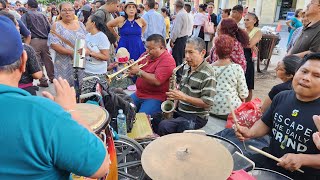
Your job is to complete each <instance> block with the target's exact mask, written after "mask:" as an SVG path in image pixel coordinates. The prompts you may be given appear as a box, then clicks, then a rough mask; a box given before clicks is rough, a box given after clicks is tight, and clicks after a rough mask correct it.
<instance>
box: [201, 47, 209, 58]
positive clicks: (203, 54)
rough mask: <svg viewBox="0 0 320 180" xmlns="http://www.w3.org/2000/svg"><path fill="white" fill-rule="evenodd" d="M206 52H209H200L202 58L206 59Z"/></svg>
mask: <svg viewBox="0 0 320 180" xmlns="http://www.w3.org/2000/svg"><path fill="white" fill-rule="evenodd" d="M206 52H207V51H206V50H205V49H203V50H202V51H201V52H200V54H201V56H202V57H204V56H205V55H206Z"/></svg>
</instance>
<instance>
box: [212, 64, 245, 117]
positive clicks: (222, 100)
mask: <svg viewBox="0 0 320 180" xmlns="http://www.w3.org/2000/svg"><path fill="white" fill-rule="evenodd" d="M212 67H213V69H214V71H215V72H216V81H217V85H216V95H215V96H214V101H213V102H214V105H213V106H212V108H211V110H210V113H212V114H215V115H227V114H229V113H230V108H229V106H228V104H227V101H226V97H227V96H228V97H229V98H230V100H231V106H233V108H234V109H236V108H238V107H239V106H240V105H241V103H242V101H241V98H242V99H244V98H246V97H247V96H248V94H249V91H248V88H247V84H246V78H245V76H244V72H243V70H242V68H241V66H240V65H238V64H230V65H226V66H212ZM217 76H219V77H217Z"/></svg>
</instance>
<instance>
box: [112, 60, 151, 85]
mask: <svg viewBox="0 0 320 180" xmlns="http://www.w3.org/2000/svg"><path fill="white" fill-rule="evenodd" d="M148 55H149V54H145V55H144V56H142V57H141V58H139V59H138V60H136V61H135V62H133V63H132V64H129V65H128V66H126V67H124V68H122V69H120V70H119V71H117V72H115V73H113V74H110V75H107V81H108V83H111V81H112V79H113V78H115V77H117V79H123V78H126V77H128V74H124V75H122V76H121V77H118V75H119V74H121V73H123V72H124V71H125V70H127V69H129V68H131V67H132V66H135V65H137V64H138V63H139V62H141V61H142V60H144V59H146V58H147V56H148ZM147 64H148V61H147V62H146V63H144V64H139V68H142V67H144V66H146V65H147Z"/></svg>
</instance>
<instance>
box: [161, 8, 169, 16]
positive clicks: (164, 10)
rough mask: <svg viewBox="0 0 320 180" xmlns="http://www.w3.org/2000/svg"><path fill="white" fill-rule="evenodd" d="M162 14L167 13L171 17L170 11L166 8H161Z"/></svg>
mask: <svg viewBox="0 0 320 180" xmlns="http://www.w3.org/2000/svg"><path fill="white" fill-rule="evenodd" d="M161 12H163V13H164V12H165V13H166V14H167V16H169V15H170V13H169V10H168V9H167V8H165V7H163V8H161Z"/></svg>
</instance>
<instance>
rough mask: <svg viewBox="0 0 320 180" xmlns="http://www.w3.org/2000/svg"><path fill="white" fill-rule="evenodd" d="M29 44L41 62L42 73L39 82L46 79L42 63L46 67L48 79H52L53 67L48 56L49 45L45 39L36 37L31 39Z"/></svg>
mask: <svg viewBox="0 0 320 180" xmlns="http://www.w3.org/2000/svg"><path fill="white" fill-rule="evenodd" d="M30 45H31V46H32V47H33V49H34V50H35V52H36V55H37V60H38V61H39V63H40V64H41V68H42V72H43V75H42V78H41V79H40V82H46V81H47V78H46V77H45V75H44V71H43V65H44V66H45V68H46V71H47V75H48V77H49V79H50V80H53V78H54V67H53V62H52V60H51V57H50V52H49V47H48V45H47V39H38V38H34V39H31V43H30Z"/></svg>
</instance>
